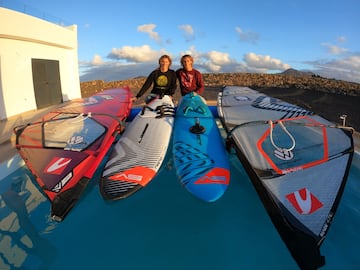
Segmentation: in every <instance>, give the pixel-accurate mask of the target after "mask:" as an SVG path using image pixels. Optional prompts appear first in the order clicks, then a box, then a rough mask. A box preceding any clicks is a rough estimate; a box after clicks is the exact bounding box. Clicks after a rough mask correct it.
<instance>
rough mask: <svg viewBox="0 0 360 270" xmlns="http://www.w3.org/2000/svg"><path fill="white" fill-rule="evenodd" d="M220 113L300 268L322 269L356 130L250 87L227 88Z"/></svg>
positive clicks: (239, 154) (220, 104)
mask: <svg viewBox="0 0 360 270" xmlns="http://www.w3.org/2000/svg"><path fill="white" fill-rule="evenodd" d="M218 113H219V117H220V119H221V121H222V122H223V125H224V127H225V130H226V131H227V133H228V144H229V146H230V145H231V146H233V147H234V148H235V150H236V153H237V155H238V157H239V159H240V161H241V162H242V163H243V165H244V167H245V169H246V171H247V172H248V174H249V176H250V179H251V180H252V183H253V184H254V186H255V188H256V190H257V192H258V194H259V197H260V198H261V200H262V202H263V204H264V206H265V208H266V210H267V212H268V214H269V216H270V218H271V220H272V222H273V224H274V225H275V227H276V228H277V230H278V232H279V234H280V236H281V237H282V239H283V241H284V242H285V244H286V245H287V247H288V249H289V251H290V253H291V254H292V256H293V258H294V259H295V261H296V262H297V264H298V265H299V267H300V268H301V269H317V268H319V267H321V266H323V265H324V264H325V258H324V256H322V255H321V253H320V246H321V244H322V242H323V241H324V239H325V237H326V234H327V232H328V230H329V227H330V225H331V223H332V221H333V218H334V216H335V213H336V209H337V207H338V205H339V203H340V199H341V196H342V194H343V191H344V188H345V184H346V180H347V177H348V174H349V169H350V165H351V161H352V157H353V152H354V144H353V138H352V132H353V129H352V128H349V127H343V126H338V125H335V124H333V123H331V122H329V121H327V120H326V119H324V118H322V117H320V116H318V115H315V114H314V113H312V112H310V111H307V110H305V109H303V108H300V107H298V106H295V105H292V104H289V103H286V102H284V101H281V100H279V99H275V98H272V97H268V96H265V95H263V94H261V93H259V92H256V91H254V90H252V89H249V88H247V87H225V88H224V89H223V91H222V92H220V93H219V97H218Z"/></svg>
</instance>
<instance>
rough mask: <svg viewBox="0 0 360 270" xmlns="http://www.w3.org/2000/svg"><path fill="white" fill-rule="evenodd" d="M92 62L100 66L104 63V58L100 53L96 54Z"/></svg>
mask: <svg viewBox="0 0 360 270" xmlns="http://www.w3.org/2000/svg"><path fill="white" fill-rule="evenodd" d="M91 64H93V65H94V66H100V65H102V64H104V61H103V60H102V58H101V56H100V55H98V54H95V55H94V57H93V59H92V61H91Z"/></svg>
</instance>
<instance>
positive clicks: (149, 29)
mask: <svg viewBox="0 0 360 270" xmlns="http://www.w3.org/2000/svg"><path fill="white" fill-rule="evenodd" d="M155 28H156V24H152V23H151V24H143V25H139V26H138V28H137V30H138V31H139V32H142V33H146V34H148V35H149V37H150V38H151V39H154V40H155V41H156V42H161V37H160V35H159V34H158V33H157V32H155V31H154V29H155Z"/></svg>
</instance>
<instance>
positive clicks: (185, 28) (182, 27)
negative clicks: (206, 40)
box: [179, 24, 195, 41]
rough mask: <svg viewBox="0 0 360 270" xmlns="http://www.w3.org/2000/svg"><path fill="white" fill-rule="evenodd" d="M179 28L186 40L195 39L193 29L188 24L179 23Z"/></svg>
mask: <svg viewBox="0 0 360 270" xmlns="http://www.w3.org/2000/svg"><path fill="white" fill-rule="evenodd" d="M179 29H180V30H182V31H183V33H184V37H185V40H186V41H192V40H194V39H195V33H194V29H193V27H192V26H191V25H189V24H183V25H179Z"/></svg>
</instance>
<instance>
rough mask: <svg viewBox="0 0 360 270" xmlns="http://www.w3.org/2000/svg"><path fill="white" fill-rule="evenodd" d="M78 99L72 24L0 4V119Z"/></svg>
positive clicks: (75, 48) (75, 46) (76, 59)
mask: <svg viewBox="0 0 360 270" xmlns="http://www.w3.org/2000/svg"><path fill="white" fill-rule="evenodd" d="M79 97H81V90H80V80H79V69H78V52H77V26H76V25H71V26H68V27H63V26H60V25H57V24H54V23H51V22H48V21H45V20H42V19H39V18H36V17H32V16H30V15H27V14H24V13H20V12H17V11H14V10H10V9H6V8H2V7H0V120H4V119H7V118H9V117H11V116H15V115H18V114H21V113H23V112H27V111H33V110H37V109H41V108H45V107H48V106H51V105H54V104H59V103H62V102H64V101H67V100H70V99H74V98H79Z"/></svg>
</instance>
